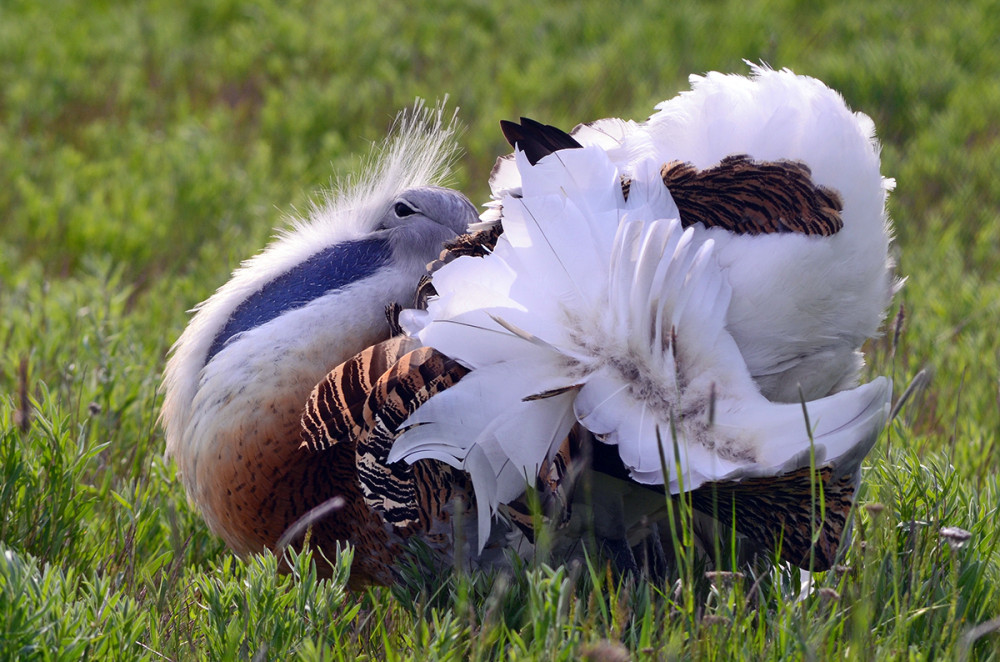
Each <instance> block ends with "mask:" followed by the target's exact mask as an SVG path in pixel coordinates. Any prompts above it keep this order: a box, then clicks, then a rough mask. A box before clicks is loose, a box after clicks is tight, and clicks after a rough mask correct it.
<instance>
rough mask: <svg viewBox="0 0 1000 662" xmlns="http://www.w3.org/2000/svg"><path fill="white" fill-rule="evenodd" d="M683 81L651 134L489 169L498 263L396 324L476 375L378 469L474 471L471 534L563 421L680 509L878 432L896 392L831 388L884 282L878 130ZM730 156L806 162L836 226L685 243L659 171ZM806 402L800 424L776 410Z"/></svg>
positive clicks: (812, 99)
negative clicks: (720, 488)
mask: <svg viewBox="0 0 1000 662" xmlns="http://www.w3.org/2000/svg"><path fill="white" fill-rule="evenodd" d="M692 85H693V89H692V91H691V92H687V93H684V94H682V95H681V96H679V97H678V98H676V99H672V100H670V101H667V102H664V103H662V104H660V105H659V106H658V107H657V108H658V111H659V112H658V113H657V114H656V115H654V116H653V117H652V118H651V119H650V120H649V121H648V122H646V123H644V124H635V123H631V122H622V121H620V120H603V121H599V122H597V123H594V124H591V125H587V126H581V127H578V128H577V129H576V130H574V132H573V134H572V137H573V138H574V139H575V140H576V141H577V142H578V143H580V144H581V145H583V147H582V148H578V149H559V148H558V147H557V149H559V151H555V152H554V153H552V154H551V155H549V156H545V157H544V158H541V159H540V160H538V161H537V163H535V164H532V163H531V162H529V159H528V157H527V156H525V154H524V153H523V152H520V151H515V154H514V155H513V157H512V158H508V159H502V160H501V161H500V162H499V163H498V168H497V170H496V171H495V174H494V178H493V184H494V193H495V196H496V204H495V205H494V208H495V213H494V214H492V215H491V214H489V213H488V214H487V215H485V216H484V219H485V220H487V221H490V220H495V219H496V218H499V217H500V216H501V215H502V223H503V231H504V233H503V235H502V237H501V238H500V240H499V242H498V244H497V247H496V250H495V252H494V253H493V254H492V255H489V256H487V257H485V258H459V259H457V260H455V261H453V262H452V263H450V264H448V265H446V266H445V267H443V268H442V269H441V270H439V271H438V272H436V273H435V275H434V287H435V289H436V291H437V293H438V295H439V297H438V298H437V299H436V300H432V301H431V303H430V305H429V306H428V309H427V310H426V311H407V312H405V313H404V315H403V316H402V317H401V320H402V322H403V324H404V328H405V329H406V330H407V331H408V332H409V333H411V334H412V335H414V336H416V337H418V338H419V339H420V340H421V342H422V343H424V344H426V345H429V346H431V347H434V348H436V349H438V350H439V351H441V352H442V353H444V354H445V355H447V356H450V357H452V358H454V359H456V360H458V361H459V362H460V363H462V364H463V365H465V366H467V367H469V368H471V369H472V371H471V373H470V374H469V375H467V376H466V377H465V378H463V379H462V381H461V382H460V383H458V384H457V385H455V386H452V387H451V388H450V389H448V390H447V391H445V392H443V393H440V394H438V395H436V396H434V397H433V398H431V399H430V400H429V401H428V402H427V403H425V404H424V405H423V406H421V407H420V409H418V410H417V411H416V412H415V413H414V414H413V415H412V416H411V417H410V419H409V420H408V421H406V422H405V424H404V426H403V429H404V432H403V434H402V435H401V436H400V437H399V439H398V440H397V441H396V444H395V445H394V447H393V449H392V452H391V454H390V456H389V460H390V461H396V460H406V461H408V462H412V461H415V460H417V459H421V458H433V459H436V460H440V461H444V462H447V463H449V464H451V465H453V466H456V467H460V468H462V469H464V470H466V471H468V472H469V473H470V475H471V477H472V480H473V484H474V486H475V488H476V493H477V498H478V499H479V501H480V512H479V518H480V528H481V533H480V538H481V539H482V538H483V537H485V531H486V530H487V529H488V527H489V517H490V514H491V513H492V512H495V509H496V508H497V506H498V505H499V504H502V503H507V502H509V501H510V500H511V499H514V498H516V497H517V496H518V495H520V494H522V493H523V491H524V489H525V485H526V479H527V478H528V477H531V476H534V475H536V474H537V471H538V467H539V466H540V465H541V464H542V462H543V461H545V460H546V459H551V457H552V456H553V454H554V453H555V451H556V448H557V447H558V444H559V443H560V441H561V440H562V438H563V436H564V435H565V434H566V433H567V432H568V431H569V429H570V428H571V426H572V425H573V424H574V423H575V422H577V421H578V422H579V423H581V424H582V425H583V426H585V427H586V428H587V429H589V430H590V431H591V432H593V433H594V434H595V435H596V436H597V439H598V440H599V441H600V442H603V443H607V444H611V445H614V446H616V447H617V449H618V453H619V455H620V458H621V460H622V463H623V464H624V465H625V467H626V468H627V470H628V472H629V475H630V476H631V479H632V480H634V481H636V482H638V483H646V484H663V485H664V487H666V488H667V489H668V490H669V491H670V492H673V493H677V492H678V491H681V490H684V491H687V490H692V489H695V488H697V487H698V486H699V485H701V484H702V483H705V482H706V481H720V480H722V481H739V480H741V479H745V478H750V477H757V476H768V475H777V474H781V473H783V472H788V471H792V470H794V469H798V468H801V467H803V466H805V467H809V466H810V461H814V462H817V463H819V464H823V463H825V464H827V465H831V466H838V471H839V472H840V474H846V475H850V474H853V473H855V472H856V471H857V469H858V467H860V462H861V460H862V459H863V457H864V456H865V454H867V452H868V450H869V449H870V448H871V446H872V444H873V443H874V442H875V439H876V438H877V435H878V433H879V431H880V430H881V427H882V425H883V424H884V421H885V418H886V416H887V412H888V405H889V399H890V392H891V384H890V383H889V381H888V380H886V379H884V378H879V379H876V380H875V381H873V382H872V383H870V384H867V385H864V386H861V387H857V388H854V389H852V390H848V391H845V390H844V389H846V388H849V387H851V386H853V385H854V384H856V382H857V378H858V374H859V371H860V367H861V359H860V354H859V349H860V346H861V344H862V342H863V341H864V340H865V339H866V338H868V337H870V336H872V335H874V333H875V332H876V330H877V328H878V325H879V323H880V321H881V319H882V317H883V314H884V310H885V307H886V306H887V304H888V302H889V300H890V298H891V295H892V292H893V289H894V286H895V284H894V281H893V277H892V273H891V271H892V270H891V263H890V261H889V259H888V256H887V252H888V244H889V227H888V220H887V218H886V215H885V211H884V205H885V196H886V192H887V190H888V189H889V188H890V183H889V182H888V181H887V180H884V179H883V178H882V177H881V174H880V172H879V160H878V147H877V143H876V142H875V141H874V135H873V127H872V124H871V121H870V120H869V119H868V118H867V117H865V116H863V115H860V114H853V113H851V112H850V111H849V110H848V109H847V107H846V105H845V104H844V102H843V100H842V98H841V97H840V96H839V95H837V94H836V93H835V92H833V91H832V90H830V89H829V88H827V87H826V86H824V85H823V84H822V83H820V82H819V81H816V80H814V79H810V78H805V77H800V76H795V75H794V74H792V73H791V72H788V71H781V72H776V71H770V70H766V69H759V68H755V70H754V76H753V77H752V78H744V77H739V76H724V75H722V74H709V75H708V76H705V77H693V78H692ZM733 154H749V155H750V157H752V158H753V159H756V160H759V161H764V160H773V161H778V160H796V161H801V162H803V163H805V164H806V165H807V166H808V167H809V168H810V169H811V170H812V176H813V179H814V180H815V182H816V183H817V184H818V185H821V186H825V187H828V188H829V189H832V190H834V191H836V192H837V193H838V194H839V195H840V196H841V199H842V201H843V210H842V219H843V227H842V228H841V229H840V230H839V231H838V232H836V233H835V234H833V235H831V236H821V237H817V236H802V235H798V234H795V233H781V234H771V235H767V234H765V235H758V236H747V235H736V234H732V233H729V232H727V231H725V230H723V229H720V228H705V227H699V226H697V225H696V226H694V227H691V228H689V229H688V230H686V231H682V230H681V227H680V221H681V219H679V218H678V217H679V214H678V210H677V207H676V205H674V204H673V200H672V199H671V196H670V194H669V192H668V191H667V189H666V187H665V186H664V185H663V179H662V178H661V177H660V166H661V165H663V164H664V163H666V162H669V161H675V160H679V161H685V162H689V163H692V164H693V165H694V166H695V167H697V168H707V167H711V166H712V165H714V164H716V163H718V162H719V161H721V160H722V159H723V158H724V157H726V156H730V155H733ZM623 181H627V182H629V187H630V188H629V193H628V196H627V198H626V197H625V195H623V191H622V182H623ZM841 391H842V392H841ZM831 393H834V394H835V395H829V394H831ZM824 396H828V397H824ZM802 398H805V399H806V400H809V401H810V402H808V404H807V410H808V412H809V417H808V421H809V423H810V425H811V426H812V427H811V429H810V428H807V424H806V418H805V417H804V416H803V411H802V406H801V405H800V404H779V403H781V402H795V403H797V402H798V401H799V400H800V399H802ZM406 426H410V427H406ZM661 442H662V443H663V444H664V446H663V450H664V454H663V455H661V446H660V443H661ZM674 444H676V450H675V448H674ZM675 453H676V454H675ZM664 457H665V458H666V459H667V462H666V466H665V465H664V463H663V458H664ZM840 474H838V475H840ZM484 505H488V507H486V508H484V507H483V506H484Z"/></svg>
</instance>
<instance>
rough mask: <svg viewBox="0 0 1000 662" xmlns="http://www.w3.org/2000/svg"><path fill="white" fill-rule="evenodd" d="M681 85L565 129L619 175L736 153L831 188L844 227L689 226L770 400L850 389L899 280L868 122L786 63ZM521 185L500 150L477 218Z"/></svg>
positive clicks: (887, 186) (704, 164)
mask: <svg viewBox="0 0 1000 662" xmlns="http://www.w3.org/2000/svg"><path fill="white" fill-rule="evenodd" d="M751 66H752V65H751ZM690 82H691V90H690V91H686V92H683V93H681V94H680V95H678V96H677V97H674V98H672V99H669V100H667V101H664V102H662V103H660V104H658V105H657V106H656V110H657V112H656V113H654V114H653V115H652V116H651V117H650V118H649V119H648V120H647V121H646V122H643V123H636V122H633V121H627V120H621V119H616V118H611V119H604V120H598V121H596V122H592V123H589V124H583V125H579V126H577V127H576V128H575V129H574V130H573V131H572V132H571V135H572V137H573V138H574V139H575V140H576V141H577V142H579V143H580V144H582V145H585V146H590V145H592V146H596V147H599V148H601V149H603V150H605V151H606V152H607V153H608V157H609V158H610V159H611V161H612V162H613V163H615V165H616V166H618V168H619V170H620V171H621V173H622V175H623V176H625V177H629V176H631V174H632V171H633V170H634V168H635V167H637V165H638V164H640V163H643V162H644V161H645V160H647V159H651V160H652V161H653V162H655V163H659V164H664V163H668V162H670V161H682V162H687V163H690V164H692V165H694V166H695V167H696V168H708V167H710V166H713V165H715V164H717V163H719V162H720V161H721V160H722V159H723V158H724V157H726V156H729V155H733V154H746V155H749V156H750V157H751V158H753V159H756V160H759V161H777V160H792V161H800V162H802V163H804V164H805V165H807V166H808V167H809V168H810V169H811V171H812V178H813V180H814V181H815V182H816V184H818V185H820V186H825V187H828V188H830V189H832V190H834V191H837V192H839V193H840V195H841V198H842V201H843V210H842V212H841V215H842V218H843V223H844V225H843V228H842V229H841V230H840V231H839V232H837V233H836V234H834V235H832V236H831V237H828V238H824V239H817V238H816V237H810V236H801V235H796V234H787V233H781V234H771V235H757V236H742V235H733V234H731V233H729V232H727V231H725V230H723V229H720V228H696V230H695V233H696V237H697V239H698V241H703V240H706V239H713V240H714V241H715V243H716V249H715V253H716V256H717V259H718V261H719V264H720V266H722V267H723V268H724V269H728V270H729V274H730V276H729V280H730V283H731V284H732V287H733V297H732V304H731V306H730V309H729V311H728V313H727V319H726V321H727V326H728V328H729V331H730V333H731V334H732V335H733V337H734V339H735V340H736V343H737V345H738V346H739V348H740V351H741V352H742V354H743V356H744V359H745V360H746V362H747V365H748V366H749V369H750V373H751V375H753V377H754V379H755V381H756V382H757V384H758V385H759V386H760V388H761V391H762V392H763V393H764V394H765V395H766V396H767V397H768V398H769V399H772V400H776V401H782V402H797V401H798V400H799V397H800V390H799V389H800V387H801V393H802V394H804V395H805V397H806V398H807V399H812V398H817V397H821V396H824V395H827V394H829V393H832V392H835V391H837V390H841V389H843V388H849V387H851V386H853V385H855V384H856V383H857V380H858V377H859V375H860V370H861V367H862V365H863V359H862V357H861V354H860V353H859V351H858V350H859V348H860V347H861V344H862V343H863V342H864V341H865V340H866V339H867V338H870V337H872V336H873V335H875V333H876V331H877V330H878V327H879V325H880V323H881V321H882V319H883V316H884V314H885V310H886V307H887V306H888V304H889V301H890V299H891V298H892V295H893V293H894V291H895V289H896V288H897V287H898V283H897V282H896V281H895V279H894V276H893V268H892V262H891V260H890V259H889V257H888V247H889V242H890V238H891V232H890V227H889V220H888V217H887V215H886V212H885V201H886V197H887V194H888V191H890V190H891V189H892V187H893V186H894V182H893V180H891V179H885V178H883V177H882V176H881V173H880V171H879V167H880V163H879V145H878V141H877V140H876V138H875V127H874V124H873V123H872V121H871V119H870V118H869V117H868V116H866V115H864V114H863V113H860V112H858V113H855V112H852V111H851V110H850V109H849V108H848V107H847V105H846V104H845V102H844V100H843V98H842V97H841V96H840V95H839V94H838V93H837V92H835V91H834V90H831V89H830V88H829V87H827V86H826V85H825V84H823V83H822V82H821V81H818V80H816V79H814V78H810V77H806V76H798V75H795V74H794V73H792V72H791V71H788V70H781V71H774V70H771V69H768V68H764V67H758V66H752V75H751V76H750V77H745V76H739V75H732V74H721V73H716V72H713V73H709V74H707V75H705V76H691V79H690ZM521 185H522V181H521V174H520V172H519V170H518V168H516V167H515V165H514V162H513V160H512V159H511V158H510V157H507V158H503V159H501V160H499V161H498V165H497V168H496V170H495V173H494V177H493V180H492V181H491V187H492V189H493V194H494V203H493V205H492V207H493V209H492V213H487V214H485V215H484V219H485V220H494V219H496V218H498V215H499V208H500V202H501V200H502V199H503V197H504V196H505V195H506V194H507V193H515V194H516V193H517V191H518V190H519V189H520V187H521Z"/></svg>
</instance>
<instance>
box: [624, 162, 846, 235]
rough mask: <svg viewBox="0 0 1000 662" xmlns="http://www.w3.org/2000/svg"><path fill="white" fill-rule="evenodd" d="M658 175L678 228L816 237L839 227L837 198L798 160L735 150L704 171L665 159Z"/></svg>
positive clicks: (833, 232) (841, 222) (840, 223)
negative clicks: (761, 158) (753, 155)
mask: <svg viewBox="0 0 1000 662" xmlns="http://www.w3.org/2000/svg"><path fill="white" fill-rule="evenodd" d="M660 175H661V176H662V177H663V183H664V184H665V185H666V187H667V189H668V190H669V191H670V195H671V197H673V199H674V202H675V203H676V204H677V208H678V210H680V215H681V224H682V225H683V226H684V227H690V226H691V225H694V224H695V223H702V224H703V225H705V227H710V228H713V227H720V228H724V229H726V230H728V231H730V232H733V233H736V234H749V235H757V234H771V233H775V232H798V233H801V234H808V235H820V236H829V235H832V234H835V233H837V232H839V231H840V229H841V228H843V227H844V221H843V219H841V217H840V212H841V211H842V210H843V207H844V205H843V203H842V202H841V199H840V196H839V195H838V194H837V193H836V192H835V191H833V190H831V189H828V188H826V187H824V186H817V185H816V184H814V183H813V180H812V171H810V170H809V167H808V166H807V165H806V164H804V163H802V162H801V161H754V160H753V159H751V158H750V157H749V156H747V155H746V154H738V155H734V156H727V157H726V158H724V159H722V161H721V162H720V163H719V164H718V165H716V166H713V167H711V168H705V169H704V170H699V169H698V168H695V167H694V166H693V165H691V164H690V163H681V162H680V161H671V162H670V163H667V164H666V165H664V166H663V168H662V169H661V170H660ZM626 195H627V193H626Z"/></svg>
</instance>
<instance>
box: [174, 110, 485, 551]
mask: <svg viewBox="0 0 1000 662" xmlns="http://www.w3.org/2000/svg"><path fill="white" fill-rule="evenodd" d="M454 132H455V128H454V122H453V121H452V122H444V121H442V113H441V110H440V109H437V110H436V111H431V110H427V109H424V108H423V106H422V104H420V103H418V104H417V105H416V106H415V107H414V109H413V111H411V112H408V113H403V114H401V115H400V117H399V118H398V119H397V123H396V126H395V127H394V134H393V136H392V137H391V138H390V139H389V140H387V141H386V143H385V144H384V145H383V146H382V148H381V150H379V151H378V152H376V155H375V158H374V159H373V161H372V163H371V164H370V166H369V168H368V170H367V172H366V174H364V175H363V176H361V177H360V178H358V179H357V180H355V181H354V182H352V183H350V184H349V185H347V186H344V187H342V188H341V189H340V190H338V191H336V192H335V193H333V194H332V195H330V196H329V197H328V198H327V199H326V200H325V202H324V203H323V204H322V205H319V206H316V207H315V208H313V209H312V212H311V214H310V215H309V217H308V218H307V219H305V220H297V221H295V222H294V223H293V225H292V227H291V228H290V229H289V230H287V231H283V232H281V233H280V235H279V236H278V237H277V238H276V239H275V241H274V242H273V243H271V244H270V245H269V246H268V247H267V248H266V249H265V250H264V251H263V252H261V253H260V254H258V255H257V256H255V257H253V258H251V259H249V260H247V261H246V262H244V263H243V265H242V266H241V267H240V268H239V269H237V270H236V271H235V272H234V274H233V277H232V279H231V280H230V281H229V282H227V283H226V284H225V285H223V286H222V287H220V288H219V290H218V291H217V292H216V293H215V294H214V295H213V296H212V297H210V298H209V299H208V300H206V301H205V302H204V303H202V304H200V305H199V306H198V307H197V308H196V309H195V314H194V316H193V318H192V319H191V322H190V324H189V325H188V327H187V328H186V329H185V331H184V333H183V334H182V335H181V336H180V338H179V339H178V341H177V342H176V344H175V345H174V347H173V350H172V355H171V357H170V359H169V361H168V363H167V367H166V371H165V376H164V380H163V390H164V392H165V399H164V404H163V410H162V416H161V420H162V423H163V426H164V429H165V431H166V438H167V455H168V456H170V457H172V458H174V459H175V460H176V462H177V465H178V468H179V472H180V476H181V478H182V480H183V482H184V485H185V487H186V488H187V491H188V493H189V495H190V496H191V498H192V499H193V500H194V501H195V502H196V503H197V504H198V506H199V507H200V508H201V510H202V512H203V514H204V517H205V519H206V521H207V523H208V524H209V526H210V528H211V529H212V530H213V531H214V532H215V533H217V534H218V535H220V536H222V537H223V538H224V539H225V541H226V542H227V543H228V544H229V546H230V547H231V548H232V549H233V550H234V551H236V552H237V553H239V554H246V553H250V552H256V551H261V550H263V549H264V548H273V546H274V544H275V542H276V540H277V539H278V537H279V536H280V535H281V534H282V532H283V531H284V528H285V527H287V526H288V525H290V524H291V523H292V521H294V518H295V517H297V516H299V515H302V514H303V513H304V512H305V510H306V509H308V507H310V506H314V505H316V504H315V503H310V502H309V499H310V497H309V495H308V492H309V490H310V489H312V488H314V487H315V485H308V484H305V482H304V481H302V482H301V483H300V484H296V479H295V477H293V476H290V475H284V474H287V473H288V472H289V469H288V467H290V466H292V465H293V464H294V463H295V462H299V461H300V460H301V461H303V462H309V461H311V460H302V459H301V458H297V457H296V458H294V459H293V454H294V453H296V451H297V449H298V447H299V444H300V439H299V436H300V423H299V419H300V416H301V413H302V411H303V407H304V406H305V404H306V401H307V399H308V398H309V394H310V391H311V390H312V389H313V387H314V386H315V385H316V383H317V382H319V381H320V380H321V379H322V378H323V377H324V375H326V373H327V372H329V371H330V370H331V369H332V368H333V367H334V366H336V365H337V364H339V363H341V362H343V361H345V360H346V359H348V358H349V357H351V356H352V355H354V354H355V353H357V352H359V351H361V350H362V349H364V348H366V347H368V346H370V345H373V344H375V343H377V342H379V341H381V340H384V339H385V338H386V337H388V335H389V326H388V322H387V320H386V317H385V307H386V305H387V304H390V303H395V304H400V305H404V306H405V305H411V304H412V302H413V296H414V290H415V287H416V283H417V281H418V280H419V278H420V276H421V275H422V274H423V273H424V272H425V268H426V264H427V262H428V261H430V260H432V259H434V258H435V257H437V255H438V253H439V252H440V250H441V245H442V242H444V241H446V240H448V239H451V238H454V237H455V236H456V235H457V234H460V233H462V232H465V231H466V228H467V226H468V224H469V223H470V222H473V221H475V219H476V211H475V208H474V207H473V206H472V205H471V203H469V201H468V200H467V199H466V198H465V197H464V196H462V195H461V194H460V193H458V192H456V191H452V190H449V189H444V188H439V187H438V186H437V185H438V184H439V183H440V182H441V180H442V178H443V177H444V175H445V173H446V170H447V166H448V165H449V162H450V159H451V158H452V156H453V155H454V152H455V147H454V142H453V138H454ZM313 463H315V462H313ZM352 466H353V465H352ZM352 470H353V468H352ZM282 472H283V473H282ZM279 478H280V480H279ZM296 490H297V492H296V493H295V494H294V495H293V494H291V492H292V491H296ZM286 492H287V493H286ZM331 493H333V494H337V489H336V486H334V488H331ZM269 518H270V519H269ZM271 520H273V521H271ZM359 526H360V525H359ZM345 530H347V531H350V523H347V526H346V528H345ZM352 542H353V541H352Z"/></svg>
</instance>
